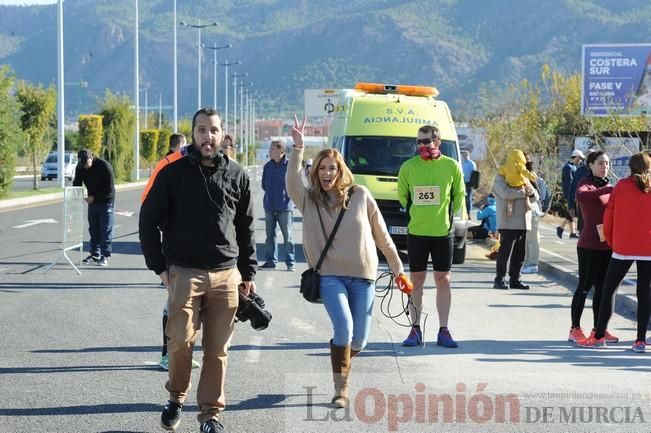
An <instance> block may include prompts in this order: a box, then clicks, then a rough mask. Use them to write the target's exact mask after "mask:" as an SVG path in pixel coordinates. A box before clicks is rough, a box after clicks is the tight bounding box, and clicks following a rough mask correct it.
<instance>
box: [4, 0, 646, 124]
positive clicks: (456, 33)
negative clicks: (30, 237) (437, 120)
mask: <svg viewBox="0 0 651 433" xmlns="http://www.w3.org/2000/svg"><path fill="white" fill-rule="evenodd" d="M135 3H136V1H135V0H66V1H65V2H64V46H65V54H64V58H65V81H66V106H67V110H66V115H67V116H68V117H76V115H78V114H80V113H83V112H90V111H93V110H94V109H95V108H96V105H95V103H96V100H97V98H100V97H101V96H102V95H103V94H104V92H105V90H106V89H111V90H112V91H114V92H119V93H121V92H126V93H127V94H129V95H132V94H133V81H134V79H133V76H134V30H135ZM138 3H139V8H138V12H139V51H140V58H139V59H140V61H139V64H140V85H141V92H144V90H145V89H147V96H148V103H149V105H150V106H151V107H150V109H157V108H158V103H159V95H160V101H161V103H162V104H163V105H165V106H169V105H171V103H172V102H171V101H172V88H173V87H172V79H173V66H172V65H173V57H172V56H173V54H172V53H173V27H174V21H173V15H172V4H173V1H172V0H140V1H139V2H138ZM56 12H57V7H56V5H48V6H0V63H2V64H8V65H9V66H10V67H11V68H12V69H13V70H14V72H15V74H16V76H17V77H18V78H20V79H25V80H28V81H31V82H36V83H43V84H45V85H48V84H54V83H55V82H56V61H57V59H56V53H57V48H56V35H57V18H56V16H57V14H56ZM177 21H178V22H181V21H182V22H186V23H188V24H202V25H205V24H211V23H213V22H217V24H218V25H217V26H211V27H207V28H205V29H204V30H203V31H202V42H203V43H205V44H206V45H210V46H212V45H213V44H217V45H225V44H232V48H228V49H223V50H219V51H218V62H219V63H224V62H226V61H228V62H229V63H231V62H235V61H240V62H241V65H237V66H236V67H231V68H229V75H230V74H232V73H237V74H244V73H246V74H248V75H247V76H246V77H240V78H239V80H240V83H241V82H242V81H244V82H245V83H249V82H252V83H253V85H252V86H250V87H249V88H250V91H251V92H252V93H255V97H256V101H257V103H258V108H257V113H258V116H259V117H262V116H272V115H286V114H287V113H291V112H294V111H300V110H302V105H303V90H304V89H306V88H312V89H320V88H342V87H350V86H353V85H354V84H355V83H356V82H358V81H370V82H383V83H392V84H395V83H404V84H422V85H434V86H436V87H437V88H438V89H439V91H440V98H441V99H445V100H447V101H448V102H449V103H450V104H451V106H452V108H453V110H459V111H465V110H468V109H469V107H472V106H473V101H475V100H476V98H477V95H478V94H479V93H480V91H482V90H483V93H484V94H486V91H488V92H489V94H490V92H491V91H494V92H495V95H499V89H501V88H503V87H504V84H505V83H513V82H516V81H518V80H520V79H523V78H528V79H536V78H537V77H538V76H539V72H540V68H541V66H542V65H543V64H549V65H551V66H552V67H553V68H555V69H558V70H560V71H563V72H566V73H574V72H578V71H579V70H580V66H581V45H582V44H588V43H649V42H651V26H649V23H650V22H651V2H649V1H648V0H545V1H540V0H327V1H326V0H284V1H283V0H237V1H233V0H177ZM177 33H178V37H177V39H178V64H179V72H178V77H179V113H180V114H189V113H192V112H193V111H194V110H195V108H196V106H197V58H198V55H197V46H198V41H197V30H195V29H191V28H189V27H187V26H178V27H177ZM203 53H204V54H203V56H204V59H203V60H204V61H203V63H202V104H203V105H212V101H213V51H212V50H208V49H205V50H203ZM224 72H225V71H224V67H222V66H219V67H218V77H217V78H218V104H217V105H218V109H220V110H223V104H224V87H223V86H224ZM229 81H230V83H229V84H230V86H229V93H230V94H231V97H232V92H233V88H232V78H229ZM140 98H141V99H140V101H141V105H143V104H144V99H143V98H144V93H141V96H140ZM238 103H239V101H238ZM231 104H232V103H231ZM167 113H169V112H167Z"/></svg>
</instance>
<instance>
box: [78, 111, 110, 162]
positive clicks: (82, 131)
mask: <svg viewBox="0 0 651 433" xmlns="http://www.w3.org/2000/svg"><path fill="white" fill-rule="evenodd" d="M78 123H79V141H78V146H79V148H80V149H88V150H90V152H91V153H92V154H93V155H99V154H100V151H101V150H102V138H103V136H104V128H103V126H102V116H98V115H96V114H82V115H81V116H79V119H78Z"/></svg>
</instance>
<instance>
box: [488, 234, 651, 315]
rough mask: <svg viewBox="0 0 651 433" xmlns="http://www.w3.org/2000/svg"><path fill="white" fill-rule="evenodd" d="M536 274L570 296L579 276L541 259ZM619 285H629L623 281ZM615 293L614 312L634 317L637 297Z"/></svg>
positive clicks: (492, 240)
mask: <svg viewBox="0 0 651 433" xmlns="http://www.w3.org/2000/svg"><path fill="white" fill-rule="evenodd" d="M496 242H497V241H496V240H494V239H490V238H488V239H486V240H485V241H484V242H483V243H479V242H478V243H476V245H479V246H482V247H484V248H487V249H490V247H492V246H493V245H494V244H495V243H496ZM538 273H539V274H543V275H545V276H547V277H551V278H552V279H554V280H556V281H558V282H559V283H560V284H561V285H562V286H564V287H565V288H566V289H567V290H568V291H569V292H570V293H572V294H573V293H574V289H575V288H576V286H577V284H578V283H579V276H578V273H577V271H576V270H572V269H569V268H566V267H564V266H560V265H555V264H551V263H549V262H547V261H545V260H544V259H543V258H540V260H538ZM621 284H630V283H629V282H626V280H624V281H623V282H622V283H621ZM615 293H616V294H615V311H616V312H617V313H618V314H620V315H622V316H625V317H631V316H633V317H635V314H636V312H637V297H636V296H635V295H634V294H626V293H620V292H619V290H618V291H617V292H615ZM593 294H594V290H590V293H588V298H589V299H590V300H592V295H593ZM650 326H651V325H650Z"/></svg>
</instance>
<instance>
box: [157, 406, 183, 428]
mask: <svg viewBox="0 0 651 433" xmlns="http://www.w3.org/2000/svg"><path fill="white" fill-rule="evenodd" d="M181 409H183V404H181V403H175V402H173V401H168V402H167V404H166V405H165V408H164V409H163V413H161V414H160V425H161V427H163V428H164V429H165V430H171V431H174V430H176V428H177V427H178V426H179V424H181Z"/></svg>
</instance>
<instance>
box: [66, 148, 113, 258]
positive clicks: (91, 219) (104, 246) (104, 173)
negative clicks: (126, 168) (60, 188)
mask: <svg viewBox="0 0 651 433" xmlns="http://www.w3.org/2000/svg"><path fill="white" fill-rule="evenodd" d="M77 157H78V159H79V161H78V162H77V167H76V169H75V180H74V181H73V182H72V186H82V184H83V185H85V186H86V189H87V190H88V196H87V197H86V199H85V200H86V203H88V231H89V232H90V255H89V256H88V257H86V258H85V259H84V260H82V263H84V264H86V265H88V264H91V263H95V264H98V265H99V266H108V258H109V257H111V244H112V241H113V221H114V215H113V203H114V201H115V185H114V184H115V180H114V179H113V167H111V164H109V163H108V162H107V161H104V160H103V159H102V158H99V157H97V156H93V154H92V153H91V151H90V150H88V149H81V150H80V151H79V153H78V154H77Z"/></svg>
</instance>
